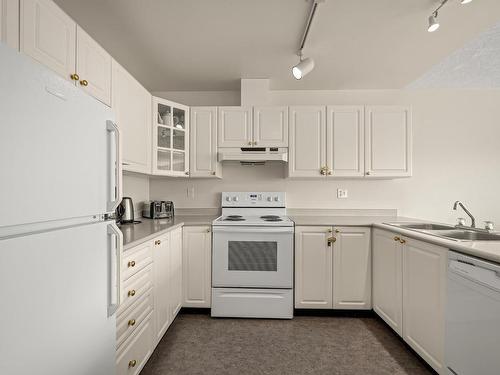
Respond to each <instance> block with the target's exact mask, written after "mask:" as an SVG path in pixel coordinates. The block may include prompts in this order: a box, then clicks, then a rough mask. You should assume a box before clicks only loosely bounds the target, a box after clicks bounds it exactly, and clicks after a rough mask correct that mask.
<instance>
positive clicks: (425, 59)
mask: <svg viewBox="0 0 500 375" xmlns="http://www.w3.org/2000/svg"><path fill="white" fill-rule="evenodd" d="M55 1H56V3H58V4H59V5H60V6H61V7H62V8H63V9H64V10H65V11H66V12H67V13H68V14H69V15H70V16H72V17H73V18H74V19H75V21H76V22H77V23H78V24H80V25H81V26H82V27H83V28H84V29H85V30H86V31H87V32H88V33H89V34H90V35H92V36H93V37H94V38H95V39H96V40H97V41H98V42H99V43H101V45H102V46H103V47H104V48H105V49H106V50H108V51H109V52H110V53H111V55H113V57H114V58H115V59H116V60H118V61H119V62H120V63H121V64H122V65H123V66H124V67H125V68H127V69H128V70H129V71H130V72H131V73H132V74H133V75H134V76H135V77H136V78H137V79H138V80H139V81H140V82H141V83H142V84H143V85H144V86H145V87H146V88H148V89H149V90H151V91H169V90H180V91H190V90H203V91H204V90H237V89H239V86H240V78H269V79H270V82H271V88H272V89H275V90H281V89H297V90H299V89H331V90H342V89H397V88H403V87H405V86H407V85H408V84H409V83H411V82H412V81H414V80H415V79H417V78H418V77H420V76H422V75H423V74H424V73H425V72H426V71H427V70H428V69H430V68H431V67H432V66H433V65H435V64H436V63H438V62H439V61H441V60H442V59H444V58H445V57H446V56H448V55H449V54H451V53H452V52H453V51H455V50H457V49H459V48H460V47H461V46H462V45H464V44H465V43H466V42H468V41H470V40H472V39H473V38H474V37H475V36H477V35H479V34H480V33H481V32H483V31H485V30H487V29H488V28H490V27H492V26H493V25H494V24H495V23H496V22H497V21H499V20H500V1H498V0H475V1H473V2H472V3H470V4H468V5H460V4H459V1H458V0H450V1H449V3H448V4H447V5H446V6H445V7H444V8H443V10H442V11H441V12H440V14H439V21H440V23H441V28H440V29H439V31H437V32H435V33H432V34H431V33H428V32H427V17H428V16H429V14H430V13H431V12H432V10H433V9H434V8H435V7H436V6H437V4H439V0H437V1H434V0H377V1H374V0H326V2H325V3H323V4H320V6H319V9H318V12H317V13H316V17H315V19H314V23H313V26H312V29H311V32H310V34H309V39H308V41H307V46H306V49H305V54H306V55H307V56H311V57H312V58H314V60H315V63H316V67H315V69H314V71H313V72H312V73H310V74H309V75H308V76H306V77H304V78H303V79H302V80H301V81H296V80H295V79H293V78H292V76H291V73H290V68H291V66H293V65H294V64H296V63H297V60H298V57H297V56H296V52H297V49H298V45H299V42H300V38H301V36H302V32H303V27H304V24H305V21H306V18H307V15H308V12H309V8H310V3H309V2H307V1H306V0H85V1H82V0H55Z"/></svg>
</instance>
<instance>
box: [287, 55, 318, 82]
mask: <svg viewBox="0 0 500 375" xmlns="http://www.w3.org/2000/svg"><path fill="white" fill-rule="evenodd" d="M299 57H300V62H299V63H298V64H297V65H295V66H294V67H293V68H292V74H293V76H294V77H295V79H301V78H302V77H304V76H305V75H307V74H308V73H310V72H311V71H312V70H313V69H314V60H313V59H311V58H310V57H307V58H305V59H302V52H299Z"/></svg>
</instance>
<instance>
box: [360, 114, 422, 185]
mask: <svg viewBox="0 0 500 375" xmlns="http://www.w3.org/2000/svg"><path fill="white" fill-rule="evenodd" d="M365 124H366V128H365V133H366V141H365V147H366V149H365V160H366V175H367V176H370V177H389V178H390V177H408V176H411V167H412V125H411V110H410V108H409V107H406V106H368V107H366V121H365Z"/></svg>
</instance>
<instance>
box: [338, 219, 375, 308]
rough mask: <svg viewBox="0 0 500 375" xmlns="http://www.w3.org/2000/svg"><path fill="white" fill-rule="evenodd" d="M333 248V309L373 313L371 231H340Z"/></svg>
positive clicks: (355, 228)
mask: <svg viewBox="0 0 500 375" xmlns="http://www.w3.org/2000/svg"><path fill="white" fill-rule="evenodd" d="M334 236H335V238H336V241H335V242H334V244H333V308H334V309H349V310H351V309H352V310H356V309H360V310H370V309H371V308H372V305H371V294H372V292H371V289H372V283H371V281H372V274H371V269H372V258H371V244H370V228H363V227H336V228H335V230H334Z"/></svg>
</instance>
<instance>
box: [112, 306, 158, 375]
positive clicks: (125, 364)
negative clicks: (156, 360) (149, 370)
mask: <svg viewBox="0 0 500 375" xmlns="http://www.w3.org/2000/svg"><path fill="white" fill-rule="evenodd" d="M120 349H121V350H119V351H118V356H117V359H116V375H137V374H139V373H140V372H141V370H142V368H143V367H144V365H145V364H146V362H147V360H148V358H149V356H150V355H151V352H152V350H153V327H152V321H151V314H150V315H149V316H148V317H147V318H146V320H145V321H144V323H143V324H142V325H141V326H140V327H138V329H137V330H136V332H134V333H133V334H132V335H131V336H130V337H129V339H128V340H127V341H125V343H124V344H123V347H122V348H120Z"/></svg>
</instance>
